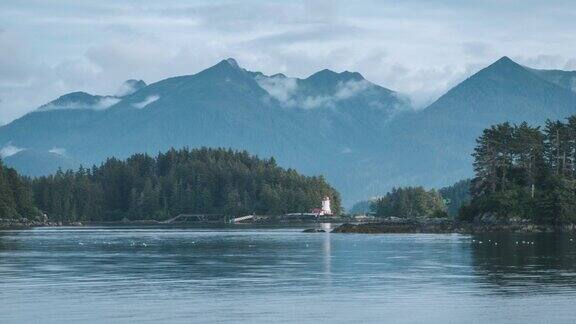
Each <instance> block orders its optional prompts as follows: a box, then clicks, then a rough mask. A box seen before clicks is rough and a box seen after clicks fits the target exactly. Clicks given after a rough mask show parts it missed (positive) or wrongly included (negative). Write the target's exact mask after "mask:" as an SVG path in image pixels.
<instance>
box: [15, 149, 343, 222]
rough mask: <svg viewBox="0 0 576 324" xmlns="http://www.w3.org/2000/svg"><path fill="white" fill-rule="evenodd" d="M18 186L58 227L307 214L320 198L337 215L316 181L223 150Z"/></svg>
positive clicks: (135, 160)
mask: <svg viewBox="0 0 576 324" xmlns="http://www.w3.org/2000/svg"><path fill="white" fill-rule="evenodd" d="M22 181H23V182H24V183H25V186H26V187H27V188H28V193H29V196H30V200H31V201H32V202H33V205H34V206H35V207H37V208H38V209H39V210H41V211H42V212H44V213H46V214H47V215H48V217H49V218H50V219H51V220H54V221H61V222H77V221H80V222H90V221H119V220H123V219H128V220H141V219H156V220H163V219H167V218H169V217H173V216H176V215H179V214H182V213H186V214H226V215H243V214H249V213H256V214H283V213H288V212H308V211H309V210H310V209H311V208H314V207H319V205H320V202H321V199H322V197H324V196H329V197H330V198H331V199H332V204H333V208H334V210H335V211H337V212H338V211H340V209H341V207H340V196H339V194H338V192H337V191H336V190H335V189H334V188H332V187H331V186H330V185H329V184H328V183H327V182H326V181H325V179H324V178H323V177H321V176H320V177H308V176H303V175H300V174H298V173H297V172H296V171H295V170H293V169H283V168H280V167H278V166H277V164H276V161H275V160H274V159H273V158H270V159H259V158H257V157H255V156H252V155H250V154H248V153H247V152H238V151H233V150H225V149H208V148H201V149H193V150H190V149H187V148H185V149H181V150H176V149H171V150H169V151H168V152H165V153H159V154H158V155H157V156H156V157H151V156H149V155H147V154H135V155H132V156H131V157H129V158H128V159H126V160H119V159H116V158H110V159H108V160H106V161H105V162H104V163H103V164H102V165H100V166H98V167H97V166H94V167H92V168H80V169H78V170H76V171H72V170H68V171H65V172H64V171H58V172H57V173H56V174H54V175H49V176H43V177H39V178H36V179H32V180H27V179H24V180H22Z"/></svg>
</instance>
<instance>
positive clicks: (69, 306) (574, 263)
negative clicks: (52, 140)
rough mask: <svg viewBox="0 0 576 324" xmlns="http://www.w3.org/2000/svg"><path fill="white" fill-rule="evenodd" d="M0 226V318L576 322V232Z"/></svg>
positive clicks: (23, 320)
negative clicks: (20, 228)
mask: <svg viewBox="0 0 576 324" xmlns="http://www.w3.org/2000/svg"><path fill="white" fill-rule="evenodd" d="M301 231H302V229H301V228H288V229H286V228H245V227H244V228H211V229H210V228H162V227H157V228H152V227H146V228H127V227H101V228H98V227H88V228H86V227H84V228H43V229H34V230H29V231H0V323H36V322H49V323H65V322H67V321H68V322H69V323H77V322H99V323H124V322H154V323H156V322H163V323H164V322H186V323H190V322H194V323H203V322H246V323H269V322H296V323H303V322H331V323H348V322H357V323H365V322H377V323H384V322H385V323H575V322H576V306H575V305H576V236H574V237H573V236H570V235H491V236H486V235H485V236H465V235H456V234H454V235H438V234H430V235H428V234H417V235H411V234H388V235H356V234H323V233H319V234H304V233H301Z"/></svg>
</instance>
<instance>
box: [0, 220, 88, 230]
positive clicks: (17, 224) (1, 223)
mask: <svg viewBox="0 0 576 324" xmlns="http://www.w3.org/2000/svg"><path fill="white" fill-rule="evenodd" d="M82 225H83V224H82V223H80V222H72V223H62V222H51V221H48V220H30V219H27V218H21V219H7V218H0V230H24V229H31V228H34V227H57V226H82Z"/></svg>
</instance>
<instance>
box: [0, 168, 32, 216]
mask: <svg viewBox="0 0 576 324" xmlns="http://www.w3.org/2000/svg"><path fill="white" fill-rule="evenodd" d="M39 215H40V212H39V210H38V209H37V208H36V207H35V206H34V202H33V198H32V190H31V187H30V181H29V180H28V179H26V178H23V177H21V176H19V175H18V173H17V172H16V170H14V169H12V168H8V167H6V166H5V165H3V164H2V161H0V218H7V219H20V218H28V217H32V218H35V217H37V216H39Z"/></svg>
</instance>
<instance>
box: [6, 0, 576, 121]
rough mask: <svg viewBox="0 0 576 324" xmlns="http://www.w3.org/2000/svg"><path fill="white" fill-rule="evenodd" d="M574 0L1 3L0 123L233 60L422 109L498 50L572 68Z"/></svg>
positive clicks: (498, 53)
mask: <svg viewBox="0 0 576 324" xmlns="http://www.w3.org/2000/svg"><path fill="white" fill-rule="evenodd" d="M575 6H576V4H574V2H573V1H565V0H558V1H555V2H554V5H553V6H551V5H550V4H549V3H548V2H546V1H538V0H535V1H520V0H508V1H492V0H479V1H474V2H465V3H464V2H456V1H447V0H446V1H444V0H443V1H425V0H406V1H387V2H385V1H369V0H364V1H363V0H360V1H357V2H352V1H347V2H345V1H337V0H309V1H256V0H246V1H209V2H204V1H202V2H201V1H194V2H191V1H186V0H174V1H170V2H153V1H146V0H143V1H140V2H138V4H136V3H134V2H118V1H114V0H100V1H81V2H78V1H71V0H63V1H59V2H58V3H57V4H54V3H50V2H46V1H37V0H35V1H24V2H22V1H0V22H1V23H0V24H1V26H0V48H1V49H2V50H1V51H0V98H2V102H0V123H1V122H9V121H11V120H13V119H14V118H17V117H19V116H21V115H22V114H24V113H26V112H29V111H32V110H34V109H36V108H37V107H39V106H40V105H42V104H45V103H47V102H50V101H51V100H53V99H54V98H57V97H58V96H60V95H63V94H65V93H68V92H72V91H78V90H82V91H86V92H89V93H95V94H102V95H105V94H114V93H116V91H117V88H116V85H117V84H120V83H121V82H123V81H124V80H126V79H128V78H138V79H145V80H150V81H158V80H161V79H164V78H167V77H171V76H175V75H185V74H193V73H196V72H198V71H200V70H202V69H204V68H206V67H208V66H210V65H212V64H214V63H216V62H218V61H219V60H221V59H223V58H226V57H235V58H237V59H238V60H239V61H240V62H242V64H243V65H244V66H246V67H247V68H248V69H250V70H253V71H262V72H264V73H266V74H275V73H278V72H283V73H286V74H289V75H291V76H295V77H299V78H302V77H303V76H305V75H309V74H311V73H313V72H315V71H318V70H321V69H324V68H329V69H332V70H355V71H359V72H361V73H362V74H363V75H365V76H366V77H367V79H369V80H371V81H373V82H374V83H376V84H379V85H382V86H384V87H387V88H390V89H392V90H395V91H399V92H402V93H406V94H409V95H411V96H412V97H413V98H415V99H414V101H416V102H419V103H421V104H422V105H425V104H426V103H427V102H429V101H431V100H433V99H434V98H436V97H438V96H439V95H440V94H442V93H443V92H445V91H446V90H447V89H449V87H450V86H451V85H453V84H455V83H456V82H458V81H459V80H462V79H463V78H465V77H466V76H468V75H469V73H470V72H474V70H477V69H478V68H479V67H482V66H485V65H487V64H489V63H491V62H493V61H495V60H496V59H498V58H499V57H500V56H503V55H508V56H510V57H513V58H519V62H520V63H522V64H526V65H529V64H530V63H532V62H534V64H535V66H534V67H538V68H569V69H576V63H574V62H576V61H574V59H576V57H575V55H574V53H576V41H575V38H574V33H573V32H572V31H573V30H574V29H575V28H576V10H574V9H575ZM535 17H536V18H535ZM486 21H490V24H486V23H485V22H486ZM200 45H201V46H200ZM538 56H541V57H540V58H539V59H536V60H532V59H533V58H537V57H538ZM546 57H547V58H546ZM471 67H473V68H471ZM285 90H289V89H285ZM274 95H276V96H279V98H280V97H282V92H278V93H276V94H274ZM271 96H273V94H271ZM287 96H288V98H290V97H291V96H290V95H287ZM278 100H281V99H278ZM324 100H325V99H323V98H309V99H308V100H307V101H306V102H307V103H308V105H309V106H314V105H318V104H320V103H322V102H323V101H324Z"/></svg>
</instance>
